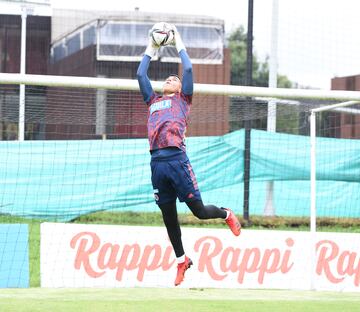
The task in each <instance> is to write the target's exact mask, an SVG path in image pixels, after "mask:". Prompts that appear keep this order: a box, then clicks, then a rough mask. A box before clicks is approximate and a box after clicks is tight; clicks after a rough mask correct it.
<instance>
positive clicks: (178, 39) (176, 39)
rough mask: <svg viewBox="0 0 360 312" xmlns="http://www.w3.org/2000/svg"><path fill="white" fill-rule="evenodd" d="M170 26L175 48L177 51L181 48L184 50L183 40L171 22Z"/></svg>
mask: <svg viewBox="0 0 360 312" xmlns="http://www.w3.org/2000/svg"><path fill="white" fill-rule="evenodd" d="M171 28H172V30H173V31H174V42H173V44H175V47H176V50H177V51H178V53H180V51H181V50H185V51H186V48H185V45H184V43H183V41H182V39H181V36H180V34H179V32H178V30H177V29H176V26H175V25H173V24H171Z"/></svg>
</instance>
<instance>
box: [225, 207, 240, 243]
mask: <svg viewBox="0 0 360 312" xmlns="http://www.w3.org/2000/svg"><path fill="white" fill-rule="evenodd" d="M224 209H225V210H226V211H228V212H229V216H228V217H227V218H226V219H225V222H226V224H227V225H228V226H229V228H230V230H231V232H233V234H234V235H235V236H239V235H240V232H241V224H240V222H239V220H238V218H237V217H236V216H235V214H234V213H233V212H232V210H231V209H229V208H224Z"/></svg>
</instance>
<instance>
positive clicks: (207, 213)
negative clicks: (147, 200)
mask: <svg viewBox="0 0 360 312" xmlns="http://www.w3.org/2000/svg"><path fill="white" fill-rule="evenodd" d="M186 205H187V206H188V207H189V208H190V210H191V212H192V213H193V214H194V216H195V217H197V218H199V219H203V220H204V219H216V218H222V219H225V218H226V211H225V210H224V209H221V208H218V207H216V206H214V205H206V206H204V204H203V202H202V200H195V201H191V202H186ZM159 207H160V209H161V212H162V216H163V220H164V224H165V226H166V229H167V232H168V235H169V238H170V241H171V244H172V246H173V248H174V251H175V255H176V257H181V256H182V255H184V254H185V252H184V248H183V245H182V241H181V229H180V225H179V220H178V216H177V210H176V201H174V202H170V203H166V204H162V205H159Z"/></svg>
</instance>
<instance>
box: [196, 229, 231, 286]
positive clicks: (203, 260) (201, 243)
mask: <svg viewBox="0 0 360 312" xmlns="http://www.w3.org/2000/svg"><path fill="white" fill-rule="evenodd" d="M211 243H212V245H213V246H212V248H211ZM200 248H202V249H201V254H200V257H199V271H200V272H204V271H205V269H207V272H208V273H209V275H210V276H211V278H212V279H214V280H216V281H221V280H223V279H224V278H225V277H226V276H227V274H222V275H221V274H218V273H217V272H216V270H215V269H214V265H213V263H212V261H213V258H215V257H216V256H218V255H219V253H220V252H221V250H222V243H221V241H220V240H219V239H218V238H217V237H213V236H204V237H202V238H200V239H199V240H197V241H196V243H195V246H194V250H195V251H199V250H200ZM210 249H212V251H211V252H210Z"/></svg>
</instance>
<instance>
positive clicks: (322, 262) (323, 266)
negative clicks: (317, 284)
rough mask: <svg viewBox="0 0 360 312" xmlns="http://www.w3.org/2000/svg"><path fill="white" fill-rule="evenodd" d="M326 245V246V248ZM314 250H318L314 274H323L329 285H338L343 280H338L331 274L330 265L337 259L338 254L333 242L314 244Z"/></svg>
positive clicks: (336, 246) (337, 248) (325, 241)
mask: <svg viewBox="0 0 360 312" xmlns="http://www.w3.org/2000/svg"><path fill="white" fill-rule="evenodd" d="M326 244H327V245H328V246H326ZM316 249H317V250H318V249H320V252H319V257H318V262H317V266H316V273H317V274H318V275H321V273H322V272H324V273H325V276H326V278H327V279H328V280H329V281H330V282H331V283H334V284H336V283H340V282H341V281H343V280H344V278H343V277H342V278H338V277H336V276H335V275H334V274H333V273H332V272H331V267H330V263H331V262H332V261H333V260H334V259H335V258H336V257H337V255H338V254H339V247H338V245H336V244H335V243H334V242H332V241H329V240H323V241H320V242H318V243H317V244H316Z"/></svg>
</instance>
